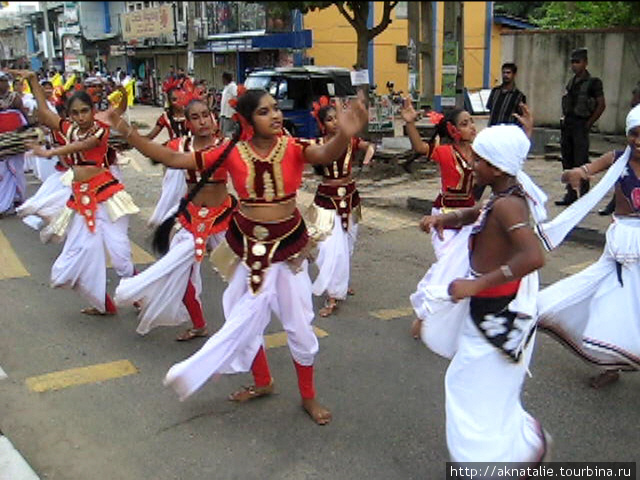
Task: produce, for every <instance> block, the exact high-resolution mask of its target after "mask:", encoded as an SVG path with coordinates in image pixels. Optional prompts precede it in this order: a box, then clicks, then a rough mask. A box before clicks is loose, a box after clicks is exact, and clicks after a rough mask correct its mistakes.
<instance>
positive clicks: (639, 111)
mask: <svg viewBox="0 0 640 480" xmlns="http://www.w3.org/2000/svg"><path fill="white" fill-rule="evenodd" d="M639 125H640V105H636V106H635V107H633V108H632V109H631V111H630V112H629V113H628V114H627V129H626V133H627V135H629V132H630V131H631V129H632V128H636V127H637V126H639Z"/></svg>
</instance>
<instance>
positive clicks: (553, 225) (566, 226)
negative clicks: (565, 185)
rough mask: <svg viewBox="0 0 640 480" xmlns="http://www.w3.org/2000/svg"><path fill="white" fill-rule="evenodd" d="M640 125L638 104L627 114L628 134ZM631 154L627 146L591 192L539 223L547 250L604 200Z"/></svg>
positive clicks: (555, 244) (561, 239) (562, 238)
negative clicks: (549, 218)
mask: <svg viewBox="0 0 640 480" xmlns="http://www.w3.org/2000/svg"><path fill="white" fill-rule="evenodd" d="M638 126H640V105H636V106H635V107H634V108H633V109H631V111H630V112H629V113H628V114H627V122H626V132H627V135H628V134H629V132H630V131H631V129H633V128H636V127H638ZM630 156H631V148H629V146H627V148H626V149H625V150H624V153H623V154H622V155H621V156H620V157H619V158H618V160H616V161H615V162H614V163H613V165H611V166H610V167H609V169H608V170H607V173H605V175H604V177H602V179H601V180H600V181H599V182H598V184H597V185H596V186H595V187H593V188H592V189H591V190H590V191H589V193H587V194H586V195H584V196H582V197H580V198H579V199H578V200H577V201H575V202H573V203H572V204H571V205H570V206H569V207H567V208H565V209H564V210H563V211H562V212H561V213H560V214H559V215H558V216H557V217H556V218H554V219H553V220H551V221H550V222H546V223H543V224H541V225H538V235H539V236H540V238H541V239H542V242H543V243H544V246H545V248H546V249H547V250H552V249H554V248H555V247H557V246H558V245H560V243H561V242H562V241H563V240H564V239H565V237H566V236H567V235H568V234H569V232H570V231H571V230H572V229H573V227H575V226H576V225H577V224H578V223H579V222H580V221H581V220H582V219H583V218H584V217H585V215H586V214H587V213H589V212H590V211H591V209H592V208H593V207H595V206H596V204H597V203H598V202H599V201H600V200H602V198H603V197H604V196H605V195H606V194H607V192H608V191H609V190H611V187H613V185H614V184H615V183H616V180H617V179H618V178H620V175H622V172H623V171H624V169H625V167H626V166H627V162H628V161H629V157H630Z"/></svg>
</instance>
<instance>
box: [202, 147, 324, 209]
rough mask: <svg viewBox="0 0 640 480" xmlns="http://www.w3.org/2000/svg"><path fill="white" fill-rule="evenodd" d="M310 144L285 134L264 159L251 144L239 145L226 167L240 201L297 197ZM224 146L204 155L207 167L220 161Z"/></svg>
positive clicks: (229, 157) (275, 200)
mask: <svg viewBox="0 0 640 480" xmlns="http://www.w3.org/2000/svg"><path fill="white" fill-rule="evenodd" d="M311 143H312V142H308V141H306V140H302V139H297V138H293V137H289V136H285V135H283V136H280V137H277V139H276V141H275V143H274V144H273V146H272V147H271V150H269V152H268V153H267V154H266V155H264V156H263V155H260V154H259V153H258V152H256V151H255V150H254V149H253V147H252V146H251V144H250V142H249V141H240V142H238V143H237V144H236V145H235V147H234V148H233V149H232V150H231V153H230V154H229V156H228V157H227V158H226V160H225V163H224V166H226V168H227V170H228V171H229V174H230V175H231V179H232V181H233V186H234V188H235V190H236V192H237V193H238V197H239V198H240V200H243V201H249V202H252V201H255V202H266V203H271V202H278V201H280V200H286V199H288V198H292V197H293V196H295V194H296V191H297V190H298V188H299V187H300V184H301V183H302V171H303V169H304V163H305V158H304V151H305V149H306V148H307V147H308V146H309V145H311ZM224 146H225V144H224V143H223V144H222V145H221V146H220V147H218V148H215V149H211V150H208V151H206V152H202V158H203V162H204V167H205V168H206V167H207V166H209V165H211V164H212V163H213V162H215V161H216V160H217V159H218V157H219V156H220V154H221V153H222V151H223V150H224ZM196 157H197V154H196Z"/></svg>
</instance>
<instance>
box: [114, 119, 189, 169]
mask: <svg viewBox="0 0 640 480" xmlns="http://www.w3.org/2000/svg"><path fill="white" fill-rule="evenodd" d="M105 119H106V121H107V123H108V124H109V125H110V126H111V128H113V129H114V130H117V131H118V132H120V133H121V134H122V135H123V136H124V139H125V140H126V141H127V142H129V145H131V146H132V147H134V148H136V149H137V150H138V151H140V152H141V153H142V154H143V155H146V156H147V157H149V158H150V159H152V160H154V161H156V162H160V163H162V164H164V165H166V166H167V167H170V168H178V169H187V170H195V169H196V168H197V165H196V160H195V155H194V154H193V153H182V152H176V151H175V150H171V149H170V148H167V147H165V146H162V145H160V144H158V143H155V142H152V141H151V140H149V139H148V138H146V137H144V136H143V135H140V134H139V133H138V131H137V130H136V129H135V128H133V127H132V126H131V125H129V124H128V123H127V122H126V121H125V120H124V119H123V118H122V117H121V116H120V115H118V113H117V112H116V111H115V110H113V109H111V108H110V109H109V110H107V114H106V115H105Z"/></svg>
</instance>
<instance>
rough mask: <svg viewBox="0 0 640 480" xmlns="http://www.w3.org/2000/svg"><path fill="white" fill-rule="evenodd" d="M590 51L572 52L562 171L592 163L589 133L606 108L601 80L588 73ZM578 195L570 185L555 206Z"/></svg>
mask: <svg viewBox="0 0 640 480" xmlns="http://www.w3.org/2000/svg"><path fill="white" fill-rule="evenodd" d="M587 63H588V61H587V49H586V48H579V49H577V50H574V51H573V52H571V70H572V71H573V73H574V76H573V78H572V79H571V80H569V83H568V84H567V87H566V92H565V94H564V95H563V96H562V114H563V118H562V120H561V128H560V148H561V152H562V168H563V169H564V170H570V169H572V168H575V167H579V166H581V165H584V164H586V163H588V162H589V130H591V127H592V126H593V124H594V123H595V122H596V120H598V118H600V115H602V112H604V109H605V103H604V92H603V88H602V80H600V79H599V78H597V77H592V76H591V74H589V71H588V70H587ZM588 191H589V182H588V181H587V180H583V181H582V183H581V184H580V195H581V196H582V195H584V194H586V193H587V192H588ZM577 198H578V195H577V193H576V191H575V190H574V189H573V188H571V186H570V185H568V184H567V193H566V194H565V196H564V198H563V199H562V200H558V201H556V202H555V203H556V205H570V204H572V203H573V202H574V201H576V199H577Z"/></svg>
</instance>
